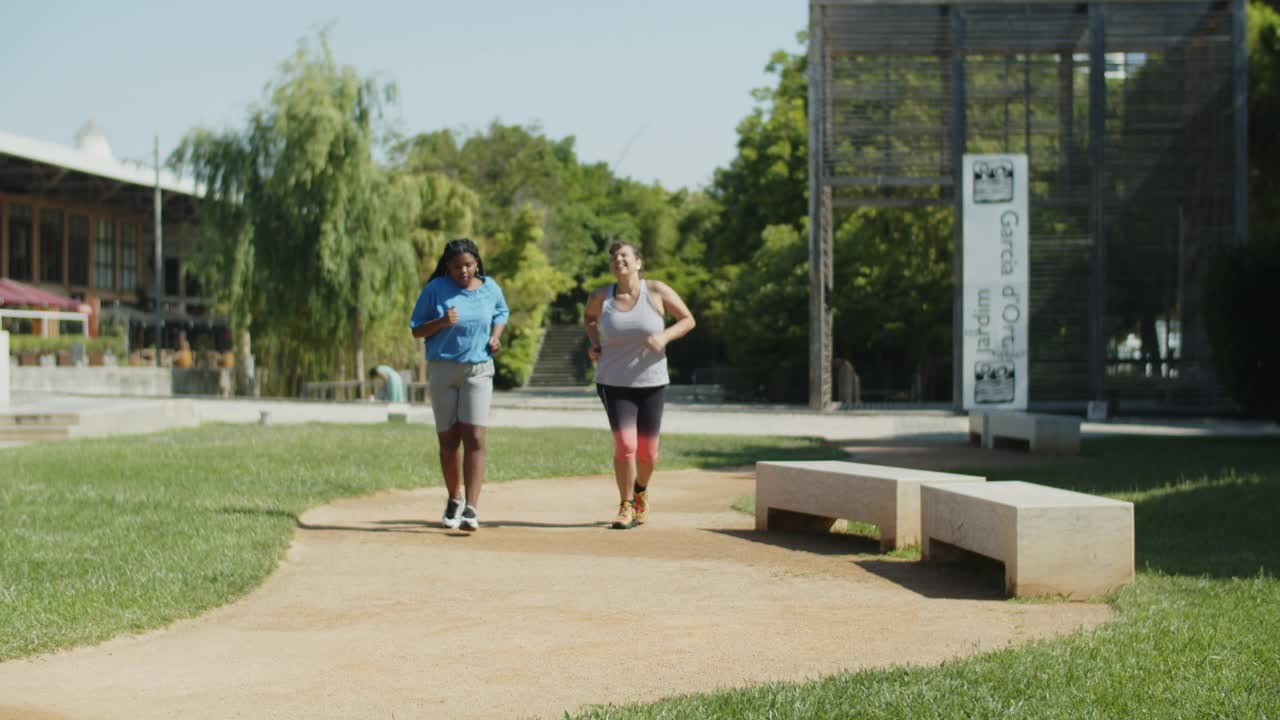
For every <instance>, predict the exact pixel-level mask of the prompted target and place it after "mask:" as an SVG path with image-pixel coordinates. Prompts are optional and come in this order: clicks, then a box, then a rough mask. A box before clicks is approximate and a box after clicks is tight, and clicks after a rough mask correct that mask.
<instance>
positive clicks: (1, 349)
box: [0, 330, 9, 408]
mask: <svg viewBox="0 0 1280 720" xmlns="http://www.w3.org/2000/svg"><path fill="white" fill-rule="evenodd" d="M3 407H9V333H8V332H7V331H5V330H0V408H3Z"/></svg>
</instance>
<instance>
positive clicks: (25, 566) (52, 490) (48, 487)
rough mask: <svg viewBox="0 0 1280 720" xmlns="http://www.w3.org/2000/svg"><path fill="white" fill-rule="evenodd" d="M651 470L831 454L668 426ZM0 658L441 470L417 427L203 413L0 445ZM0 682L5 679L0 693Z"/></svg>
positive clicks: (532, 458) (497, 449)
mask: <svg viewBox="0 0 1280 720" xmlns="http://www.w3.org/2000/svg"><path fill="white" fill-rule="evenodd" d="M612 443H613V441H612V439H611V438H610V436H609V433H608V432H606V431H603V430H601V431H594V430H566V429H549V430H519V429H506V428H492V429H491V430H490V431H489V446H490V452H489V474H488V477H489V480H490V481H496V482H501V481H505V480H514V479H520V478H542V477H564V476H579V475H593V474H601V475H612V472H613V470H612V467H613V465H612V457H613V454H612V448H613V444H612ZM662 453H663V459H662V468H664V469H677V468H690V467H725V466H741V465H750V464H751V463H753V462H754V461H755V460H756V459H757V458H759V457H771V458H794V459H811V458H835V457H841V456H842V455H843V454H842V453H840V452H839V451H837V450H834V449H832V448H829V447H826V446H825V445H823V444H822V443H821V442H820V441H817V440H813V439H796V438H771V437H731V436H702V435H685V436H681V435H669V436H664V437H663V440H662ZM0 468H2V472H0V660H6V659H11V658H16V657H22V656H25V655H31V654H36V653H42V652H49V651H51V650H57V649H60V648H65V647H70V646H74V645H81V644H85V643H94V642H99V641H101V640H104V639H106V638H109V637H112V636H114V635H118V634H120V633H123V632H133V631H140V630H147V629H152V628H157V627H162V626H164V625H166V624H168V623H170V622H172V621H174V620H178V619H181V618H188V617H192V616H195V615H198V614H199V613H201V612H203V611H205V610H208V609H209V608H212V607H216V606H218V605H221V604H224V603H226V602H229V601H231V600H233V599H235V598H237V597H239V596H241V595H244V594H245V593H247V592H248V591H249V590H251V589H253V588H254V587H257V586H258V585H259V584H260V583H261V582H262V581H263V579H265V578H266V577H267V575H268V574H270V573H271V571H272V570H273V569H274V568H275V566H276V564H277V563H278V562H279V561H280V559H281V558H282V557H283V555H284V552H285V550H286V549H287V547H288V544H289V539H290V537H291V536H292V534H293V531H294V529H295V527H296V525H297V522H298V516H299V515H300V514H301V513H302V512H303V511H304V510H306V509H307V508H309V507H313V506H315V505H318V504H321V503H324V502H327V501H329V500H332V499H334V498H338V497H345V496H353V495H362V494H366V493H370V492H374V491H378V490H386V489H393V488H413V487H422V486H428V485H438V484H440V482H441V480H440V470H439V461H438V459H437V446H436V439H435V434H434V433H433V432H431V430H430V428H425V427H423V426H421V425H418V426H409V425H350V426H346V425H322V424H312V425H302V426H298V425H293V426H288V425H277V426H268V427H261V426H257V425H213V426H205V427H202V428H200V429H198V430H186V431H175V432H170V433H164V434H159V435H143V436H133V437H127V438H108V439H101V440H83V441H72V442H65V443H48V444H41V445H32V446H27V447H22V448H11V449H7V450H0ZM2 696H3V693H0V697H2Z"/></svg>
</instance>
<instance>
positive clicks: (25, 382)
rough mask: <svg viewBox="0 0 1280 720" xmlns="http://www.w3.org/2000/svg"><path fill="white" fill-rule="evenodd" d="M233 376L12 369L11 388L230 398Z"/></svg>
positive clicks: (153, 370) (131, 370)
mask: <svg viewBox="0 0 1280 720" xmlns="http://www.w3.org/2000/svg"><path fill="white" fill-rule="evenodd" d="M231 373H232V371H231V370H230V369H227V368H220V369H196V368H154V367H31V366H24V367H15V366H10V371H9V375H10V377H9V387H10V388H11V389H12V390H14V391H24V390H25V391H27V392H52V393H73V394H76V395H132V396H143V397H172V396H174V395H216V396H220V397H230V396H231V394H232V388H233V387H234V378H232V375H231Z"/></svg>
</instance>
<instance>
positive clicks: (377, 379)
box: [369, 365, 405, 403]
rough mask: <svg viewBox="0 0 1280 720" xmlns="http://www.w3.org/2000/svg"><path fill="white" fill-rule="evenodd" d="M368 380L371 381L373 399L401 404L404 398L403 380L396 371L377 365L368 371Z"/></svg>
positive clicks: (386, 366)
mask: <svg viewBox="0 0 1280 720" xmlns="http://www.w3.org/2000/svg"><path fill="white" fill-rule="evenodd" d="M369 379H370V380H372V381H373V384H374V393H373V397H374V398H377V399H378V400H381V401H383V402H389V403H402V402H404V401H405V399H404V397H405V395H404V378H403V377H401V376H400V373H398V372H396V369H395V368H393V367H390V366H388V365H378V366H376V367H374V368H372V369H370V370H369Z"/></svg>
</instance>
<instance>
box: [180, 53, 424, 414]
mask: <svg viewBox="0 0 1280 720" xmlns="http://www.w3.org/2000/svg"><path fill="white" fill-rule="evenodd" d="M265 96H266V97H265V100H264V101H263V102H262V103H261V104H259V105H255V106H253V107H251V108H250V111H249V117H248V123H247V126H246V127H245V128H243V129H239V130H226V131H210V130H205V129H197V130H194V131H192V132H190V133H189V134H188V135H187V136H186V137H185V138H184V139H183V141H182V143H181V145H180V146H179V148H178V149H177V150H176V151H175V152H174V155H173V156H172V158H171V163H172V164H173V165H175V166H178V167H181V168H185V169H187V170H189V171H190V172H191V173H192V174H193V175H194V177H195V179H196V180H197V181H198V182H200V183H203V184H204V185H205V187H206V196H205V202H204V204H203V207H202V214H201V219H202V221H203V222H202V224H203V227H204V230H205V233H204V234H205V247H204V249H203V252H201V253H200V255H199V256H198V257H197V259H196V269H197V272H200V273H201V274H202V275H204V276H205V277H206V278H208V279H209V280H210V281H211V282H210V285H211V286H212V287H214V288H215V289H216V290H215V292H217V294H218V299H219V300H220V301H222V306H223V309H224V310H225V312H226V313H227V315H228V317H229V318H230V320H231V322H232V324H233V326H234V327H235V328H236V329H237V330H249V329H252V330H253V333H254V335H255V337H258V338H262V339H264V340H265V345H266V347H267V351H268V355H269V358H270V359H269V366H270V367H272V369H273V373H272V376H271V386H272V388H273V389H274V390H276V391H283V392H286V393H289V392H292V391H295V390H296V389H297V387H298V383H299V382H300V381H301V380H302V379H304V378H305V377H308V376H311V377H315V376H318V375H328V374H331V373H332V372H333V371H334V370H335V369H339V368H345V367H346V357H347V356H346V348H351V349H352V351H354V355H355V369H356V373H357V377H363V373H364V358H363V351H362V350H361V345H362V342H361V341H362V336H363V334H364V332H365V330H366V329H367V328H368V326H369V325H370V323H378V322H400V323H403V321H404V313H402V312H401V311H402V310H403V306H404V305H405V304H406V303H407V302H411V298H410V299H409V300H406V299H405V298H409V297H410V296H411V295H412V293H413V291H414V290H415V289H416V283H417V277H416V275H417V273H416V270H417V258H416V257H415V253H414V245H413V241H412V239H411V229H412V226H413V224H414V223H415V221H416V220H417V215H418V203H419V188H418V187H417V183H418V182H419V181H420V178H413V177H407V176H403V175H397V174H394V173H392V172H391V171H389V170H387V169H386V168H383V167H381V166H379V165H378V163H376V162H375V161H374V158H373V148H374V144H375V140H376V138H377V136H378V133H379V132H380V128H379V126H378V124H379V122H380V120H381V117H382V108H383V107H384V105H386V104H388V103H392V102H394V101H395V86H394V85H393V84H389V83H388V84H379V83H378V82H377V81H375V80H373V79H371V78H363V77H361V76H360V75H359V73H358V72H357V71H356V69H355V68H353V67H351V66H349V65H347V66H339V65H338V64H337V63H336V62H335V61H334V59H333V55H332V53H331V51H330V49H329V45H328V42H327V38H326V36H325V35H324V34H323V33H321V34H320V35H319V37H318V42H317V43H316V44H315V45H314V46H312V45H310V44H308V43H307V42H306V41H303V42H301V43H299V46H298V49H297V51H296V52H295V53H294V55H293V56H292V57H291V58H290V59H288V60H286V61H285V62H283V63H282V64H281V66H280V72H279V75H278V77H276V78H275V79H274V80H273V81H272V82H270V83H269V84H268V85H267V87H266V90H265Z"/></svg>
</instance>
